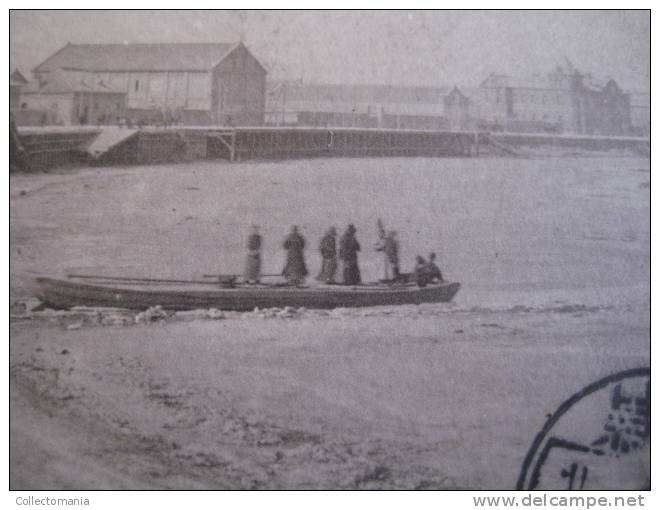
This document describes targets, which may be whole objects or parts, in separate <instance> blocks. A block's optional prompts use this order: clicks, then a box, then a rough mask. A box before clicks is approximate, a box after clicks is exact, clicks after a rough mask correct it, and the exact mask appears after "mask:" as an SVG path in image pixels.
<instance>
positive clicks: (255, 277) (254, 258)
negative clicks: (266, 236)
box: [245, 225, 261, 283]
mask: <svg viewBox="0 0 660 510" xmlns="http://www.w3.org/2000/svg"><path fill="white" fill-rule="evenodd" d="M247 251H248V254H247V259H246V261H245V283H259V278H260V274H261V236H260V235H259V227H258V226H256V225H254V226H253V227H252V233H251V234H250V236H249V237H248V242H247Z"/></svg>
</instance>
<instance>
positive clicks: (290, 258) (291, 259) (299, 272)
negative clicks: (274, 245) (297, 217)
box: [282, 225, 309, 285]
mask: <svg viewBox="0 0 660 510" xmlns="http://www.w3.org/2000/svg"><path fill="white" fill-rule="evenodd" d="M283 247H284V249H285V250H286V265H285V266H284V271H282V274H283V275H284V277H285V278H286V281H287V282H288V283H289V284H290V285H302V284H303V283H305V277H306V276H307V275H308V274H309V273H308V272H307V266H306V265H305V255H304V249H305V238H304V237H303V236H301V235H300V233H299V232H298V227H297V226H295V225H294V226H293V227H292V228H291V233H290V234H289V235H288V236H287V237H286V239H285V240H284V244H283Z"/></svg>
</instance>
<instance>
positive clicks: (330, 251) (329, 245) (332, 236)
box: [316, 227, 337, 283]
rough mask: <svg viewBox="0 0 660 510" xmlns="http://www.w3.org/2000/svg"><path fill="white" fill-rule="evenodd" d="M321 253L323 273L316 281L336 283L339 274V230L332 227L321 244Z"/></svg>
mask: <svg viewBox="0 0 660 510" xmlns="http://www.w3.org/2000/svg"><path fill="white" fill-rule="evenodd" d="M319 251H320V252H321V259H322V260H321V272H320V273H319V274H318V276H317V277H316V279H317V280H318V281H320V282H325V283H335V273H336V272H337V229H336V228H335V227H330V228H329V229H328V231H327V232H326V234H325V235H324V236H323V238H322V239H321V242H320V243H319Z"/></svg>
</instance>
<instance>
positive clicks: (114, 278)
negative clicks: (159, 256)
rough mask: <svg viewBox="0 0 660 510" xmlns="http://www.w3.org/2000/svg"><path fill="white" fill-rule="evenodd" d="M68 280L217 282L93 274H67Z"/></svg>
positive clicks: (209, 283) (208, 283)
mask: <svg viewBox="0 0 660 510" xmlns="http://www.w3.org/2000/svg"><path fill="white" fill-rule="evenodd" d="M67 276H68V277H69V278H79V279H84V280H111V281H118V282H136V283H201V284H205V285H215V284H217V282H209V281H206V280H170V279H165V278H133V277H130V276H104V275H93V274H69V275H67Z"/></svg>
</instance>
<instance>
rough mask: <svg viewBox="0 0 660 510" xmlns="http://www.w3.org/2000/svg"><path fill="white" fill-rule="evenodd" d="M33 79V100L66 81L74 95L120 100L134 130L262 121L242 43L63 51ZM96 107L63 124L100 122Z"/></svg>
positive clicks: (256, 84) (255, 66)
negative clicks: (155, 125)
mask: <svg viewBox="0 0 660 510" xmlns="http://www.w3.org/2000/svg"><path fill="white" fill-rule="evenodd" d="M33 74H34V76H35V79H36V82H37V87H36V90H35V92H36V93H39V92H40V91H42V92H44V93H46V92H45V91H47V89H48V87H51V88H52V85H49V84H52V83H53V82H54V81H56V82H58V83H59V84H60V85H61V84H62V82H63V81H64V82H66V83H69V84H70V85H71V86H72V87H73V89H75V91H76V92H78V89H79V88H81V89H83V90H85V91H88V92H89V93H91V94H95V95H97V96H99V97H100V93H101V92H102V93H104V94H122V95H123V96H124V105H125V106H124V108H125V110H124V111H123V113H124V115H125V117H126V118H127V120H128V121H130V122H132V123H140V122H143V123H153V122H155V121H162V120H164V119H165V120H167V121H168V122H170V123H177V124H183V125H236V126H238V125H261V124H263V121H264V109H265V95H266V70H265V68H264V67H263V66H262V65H261V64H260V63H259V61H258V60H257V59H256V58H255V57H254V55H252V53H250V51H249V50H248V49H247V48H246V47H245V45H244V44H243V43H237V44H222V43H201V44H198V43H191V44H187V43H186V44H67V45H66V46H64V47H63V48H62V49H60V50H59V51H58V52H56V53H55V54H54V55H52V56H51V57H49V58H48V59H46V60H45V61H44V62H43V63H41V64H39V65H38V66H37V67H36V68H35V69H34V70H33ZM80 92H81V91H80ZM103 97H104V98H105V97H106V96H105V95H104V96H103ZM97 99H98V98H97ZM97 104H98V106H99V108H100V107H101V101H100V100H96V101H91V102H90V103H89V105H87V106H88V109H87V111H86V112H85V111H84V106H83V107H82V108H83V110H82V111H81V110H78V111H77V112H76V113H77V115H72V116H70V117H69V118H68V119H66V122H70V123H72V124H76V123H84V122H89V123H95V122H98V120H99V119H100V118H101V117H102V115H103V113H105V112H103V113H99V112H97V111H95V110H96V105H97Z"/></svg>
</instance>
